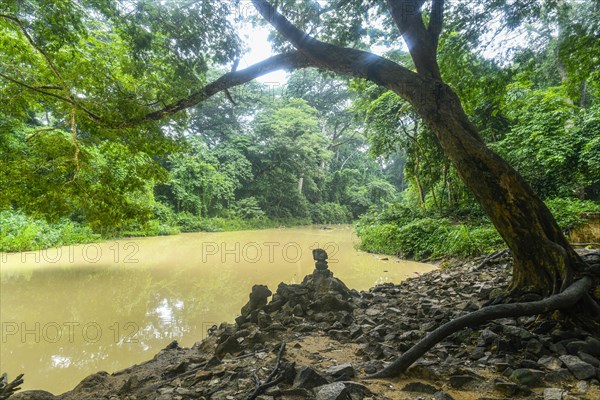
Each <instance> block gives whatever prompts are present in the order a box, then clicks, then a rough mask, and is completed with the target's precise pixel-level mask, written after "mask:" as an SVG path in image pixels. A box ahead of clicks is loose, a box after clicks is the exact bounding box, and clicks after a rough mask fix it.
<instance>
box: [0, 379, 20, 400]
mask: <svg viewBox="0 0 600 400" xmlns="http://www.w3.org/2000/svg"><path fill="white" fill-rule="evenodd" d="M22 384H23V374H21V375H19V376H17V377H16V378H15V379H14V380H13V381H12V382H8V378H7V376H6V374H2V379H1V380H0V400H4V399H8V398H9V397H10V396H12V395H13V394H15V392H16V391H18V390H19V389H21V388H20V386H21V385H22Z"/></svg>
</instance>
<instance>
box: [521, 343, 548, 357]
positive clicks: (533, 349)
mask: <svg viewBox="0 0 600 400" xmlns="http://www.w3.org/2000/svg"><path fill="white" fill-rule="evenodd" d="M525 350H527V351H528V352H530V353H532V354H534V355H536V356H538V357H539V356H540V355H541V353H542V351H543V350H544V345H543V344H542V343H541V342H540V341H539V340H537V339H530V340H529V341H528V342H527V347H525Z"/></svg>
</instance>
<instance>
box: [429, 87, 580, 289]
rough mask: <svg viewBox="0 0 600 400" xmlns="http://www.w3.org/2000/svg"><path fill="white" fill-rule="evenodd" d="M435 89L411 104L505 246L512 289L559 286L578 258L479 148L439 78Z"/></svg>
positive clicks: (499, 162)
mask: <svg viewBox="0 0 600 400" xmlns="http://www.w3.org/2000/svg"><path fill="white" fill-rule="evenodd" d="M438 88H439V90H438V91H437V95H436V96H435V97H431V98H429V99H428V100H425V101H423V102H422V103H421V104H418V105H417V106H418V108H419V114H420V115H421V116H422V117H423V119H424V120H425V121H426V122H427V124H428V125H429V126H430V127H431V128H432V130H433V131H434V133H435V134H436V137H437V138H438V140H439V142H440V144H441V146H442V149H443V150H444V153H445V154H446V155H447V156H448V157H449V158H450V160H451V161H452V163H453V165H454V167H455V168H456V170H457V172H458V174H459V176H460V178H461V179H462V180H463V182H465V184H466V185H467V187H468V188H469V189H470V190H471V192H472V193H473V195H474V196H475V198H476V199H477V201H478V202H479V204H480V205H481V207H482V208H483V210H484V211H485V212H486V214H487V215H488V216H489V217H490V219H491V221H492V223H493V224H494V226H495V227H496V229H497V230H498V232H500V235H501V236H502V238H503V239H504V241H505V242H506V244H507V245H508V247H509V248H510V250H511V252H512V256H513V263H514V264H513V280H512V285H511V287H512V289H514V290H518V291H521V292H535V293H539V294H542V295H549V294H551V293H557V292H559V291H560V290H562V289H564V288H565V287H566V286H567V285H569V284H570V283H571V282H572V278H573V273H574V272H575V271H577V270H581V269H582V268H583V265H584V264H583V262H582V261H581V259H580V258H579V256H578V255H577V253H575V251H574V250H573V249H572V248H571V246H570V245H569V243H568V242H567V240H566V238H565V236H564V235H563V233H562V231H561V229H560V228H559V226H558V224H557V223H556V221H555V220H554V217H553V216H552V214H551V213H550V211H549V210H548V208H547V207H546V205H545V204H544V203H543V202H542V201H541V200H540V198H539V197H538V196H537V195H536V194H535V193H534V192H533V190H532V189H531V187H530V186H529V185H528V184H527V183H526V182H525V181H524V179H523V178H522V177H521V176H520V175H519V174H518V173H517V172H516V171H515V170H514V169H513V168H512V167H511V166H510V165H508V163H507V162H506V161H504V160H503V159H502V158H501V157H500V156H498V155H497V154H496V153H494V152H493V151H491V150H490V149H488V148H487V147H486V146H485V144H484V143H483V141H482V140H481V139H480V138H479V134H478V132H477V129H476V128H475V127H474V126H473V125H472V124H471V122H470V121H469V119H468V118H467V116H466V114H465V113H464V111H463V109H462V106H461V104H460V101H459V99H458V97H457V95H456V94H455V93H454V92H453V91H452V90H451V89H450V88H449V87H448V86H447V85H444V84H442V83H441V82H440V83H439V84H438Z"/></svg>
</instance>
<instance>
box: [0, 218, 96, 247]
mask: <svg viewBox="0 0 600 400" xmlns="http://www.w3.org/2000/svg"><path fill="white" fill-rule="evenodd" d="M98 239H100V235H97V234H94V233H93V232H92V230H91V229H90V228H89V227H86V226H81V225H79V224H76V223H74V222H72V221H68V220H61V221H59V222H56V223H53V224H50V223H48V222H46V221H45V220H43V219H35V218H32V217H28V216H26V215H25V214H23V213H22V212H19V211H13V210H4V211H0V251H3V252H16V251H25V250H37V249H44V248H48V247H57V246H65V245H69V244H74V243H82V242H92V241H95V240H98Z"/></svg>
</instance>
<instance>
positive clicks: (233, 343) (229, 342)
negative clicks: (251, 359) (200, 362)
mask: <svg viewBox="0 0 600 400" xmlns="http://www.w3.org/2000/svg"><path fill="white" fill-rule="evenodd" d="M240 351H242V346H240V343H239V342H238V341H237V339H236V338H234V337H233V336H229V337H228V338H227V339H225V340H224V341H223V342H222V343H220V344H219V345H218V346H217V349H216V351H215V355H216V356H217V357H219V358H223V356H224V355H225V354H236V353H239V352H240Z"/></svg>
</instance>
